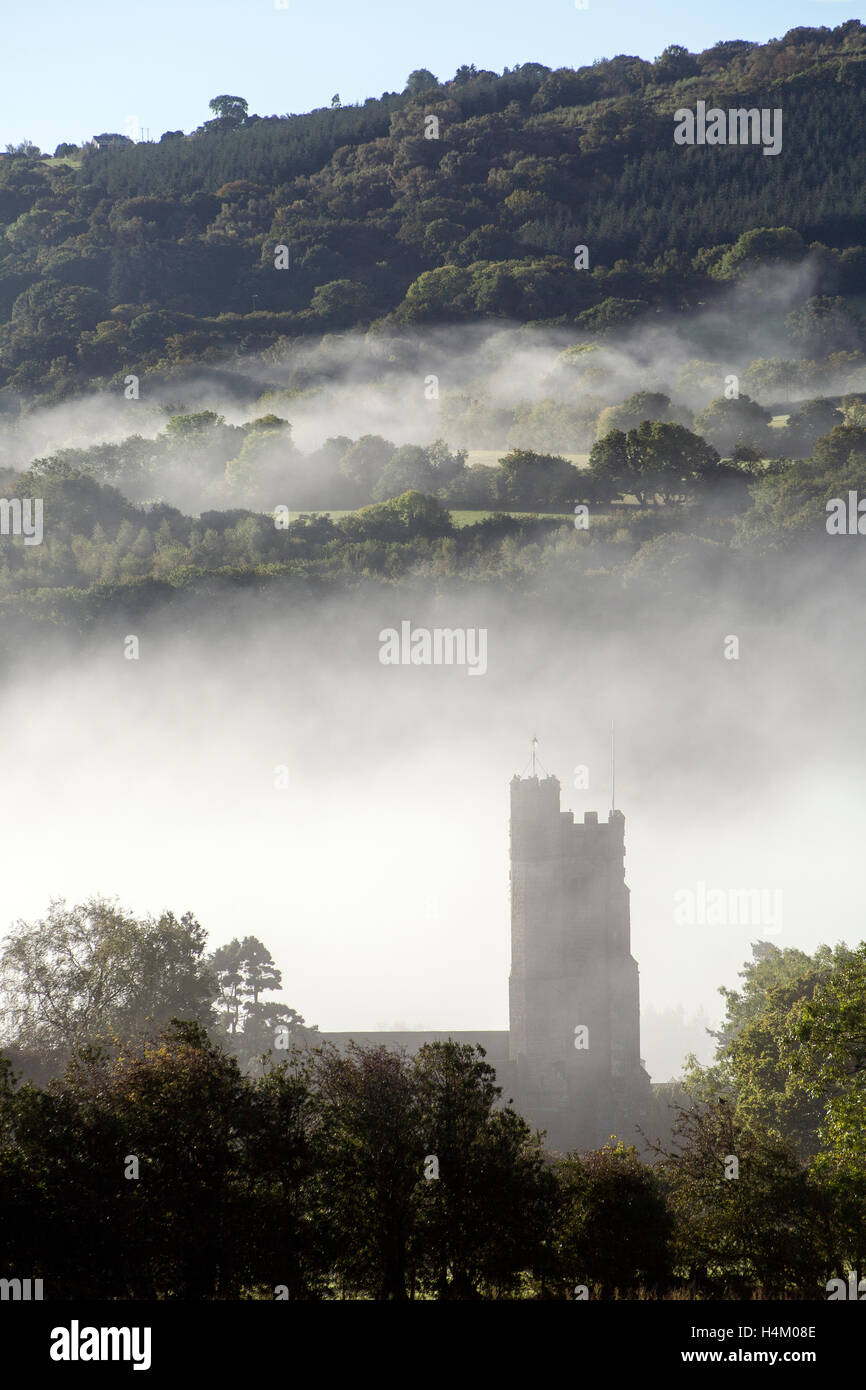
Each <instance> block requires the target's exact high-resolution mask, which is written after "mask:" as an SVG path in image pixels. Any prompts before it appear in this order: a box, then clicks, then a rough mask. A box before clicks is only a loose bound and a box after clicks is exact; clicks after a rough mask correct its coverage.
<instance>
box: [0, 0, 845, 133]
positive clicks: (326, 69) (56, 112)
mask: <svg viewBox="0 0 866 1390" xmlns="http://www.w3.org/2000/svg"><path fill="white" fill-rule="evenodd" d="M3 8H4V10H5V13H3V14H2V16H0V148H3V147H5V145H6V144H7V143H12V144H17V143H18V142H19V141H21V140H23V139H25V138H26V139H30V140H33V141H35V142H36V143H37V144H38V145H39V146H40V147H41V148H42V149H43V150H44V151H46V152H47V153H51V152H53V150H54V149H55V147H56V146H57V145H58V144H59V143H60V142H61V141H72V142H74V143H76V144H77V143H80V142H81V141H82V140H86V139H90V138H91V137H92V136H93V135H96V134H98V133H99V132H101V131H106V130H112V131H120V132H122V133H128V134H131V135H132V136H133V138H136V139H137V138H142V136H143V135H144V134H146V133H147V132H149V136H150V138H151V139H157V140H158V139H159V137H160V135H161V134H162V132H163V131H165V130H184V131H190V130H192V129H194V128H195V127H196V126H198V125H200V124H201V123H202V121H204V120H206V119H208V118H209V116H210V112H209V111H208V101H209V100H210V99H211V98H212V97H214V96H217V95H221V94H223V93H230V94H231V95H235V96H242V97H244V98H246V100H247V101H248V102H249V109H250V112H256V113H258V114H259V115H260V116H269V115H284V114H286V113H290V112H301V111H309V110H311V109H313V108H314V107H319V106H327V105H330V102H331V98H332V97H333V96H334V94H335V93H339V95H340V98H341V100H342V102H343V103H344V104H348V103H351V102H363V101H364V99H365V98H366V97H369V96H375V97H378V96H380V95H381V94H382V93H383V92H386V91H402V90H403V88H404V86H405V84H406V78H407V77H408V75H409V73H410V72H412V71H413V70H414V69H416V68H429V69H430V70H431V71H432V72H434V73H435V74H436V76H437V77H439V78H441V79H443V80H445V79H447V78H450V77H451V76H453V74H454V72H455V71H456V69H457V68H458V67H460V66H461V65H462V64H464V63H475V64H476V66H477V67H479V68H488V69H491V70H493V71H497V72H501V71H502V69H503V68H504V67H506V66H507V67H515V66H517V65H518V64H520V63H525V62H539V63H545V64H547V65H548V66H549V67H553V68H556V67H563V66H568V67H580V66H581V65H583V64H586V63H591V62H593V61H594V60H596V59H599V58H612V57H614V56H615V55H616V54H617V53H629V54H636V55H638V56H639V57H641V58H644V59H647V60H650V59H653V58H656V57H657V56H658V54H659V53H661V52H662V50H663V49H664V48H666V47H667V45H668V44H671V43H679V44H683V45H685V47H687V48H689V49H690V50H691V51H693V52H696V51H700V50H701V49H703V48H708V47H710V46H711V45H712V44H714V43H717V42H719V41H720V40H722V39H751V40H754V41H756V42H761V43H764V42H766V41H767V40H768V39H770V38H779V37H781V36H782V35H783V34H785V33H786V32H787V31H788V30H789V29H791V28H795V27H797V26H800V25H807V26H820V25H822V24H823V25H827V26H828V27H830V28H834V27H836V26H837V25H839V24H842V23H844V22H845V21H846V20H848V19H852V18H858V19H859V18H863V8H862V6H858V5H856V4H855V3H850V2H849V0H797V3H790V0H787V2H786V3H782V2H781V0H772V3H757V4H755V3H746V0H729V3H727V4H725V5H724V6H714V5H706V6H702V5H695V4H694V3H691V0H689V3H686V2H685V0H668V3H661V4H659V3H656V4H654V5H651V6H648V5H644V4H638V3H636V0H628V3H620V4H616V3H610V2H609V0H604V3H602V0H587V4H586V8H585V9H578V8H577V7H576V5H575V3H574V0H536V3H534V4H531V5H527V4H522V5H521V4H515V3H514V0H509V2H508V3H504V4H503V3H494V2H493V0H473V3H472V4H471V5H467V4H465V3H464V0H437V3H436V4H435V5H419V4H415V5H407V4H406V0H370V2H369V3H367V4H365V5H358V4H357V3H356V2H355V0H325V3H323V0H182V3H180V4H177V3H176V0H149V3H148V4H147V5H142V6H132V7H129V8H121V9H119V10H118V9H111V8H106V6H105V3H104V0H76V3H75V4H74V5H69V4H65V3H64V4H60V3H58V0H43V3H42V4H40V5H32V4H25V3H23V0H7V4H6V6H4V7H3Z"/></svg>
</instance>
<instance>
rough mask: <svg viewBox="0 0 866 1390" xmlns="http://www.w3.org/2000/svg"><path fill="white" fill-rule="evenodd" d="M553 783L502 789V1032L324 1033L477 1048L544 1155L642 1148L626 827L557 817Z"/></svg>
mask: <svg viewBox="0 0 866 1390" xmlns="http://www.w3.org/2000/svg"><path fill="white" fill-rule="evenodd" d="M559 790H560V789H559V782H558V781H557V779H556V778H555V777H547V776H544V777H541V778H539V777H537V776H536V775H535V757H534V754H533V762H532V775H531V776H529V777H514V778H512V781H511V977H510V980H509V1014H510V1020H509V1021H510V1029H509V1031H508V1032H506V1031H495V1032H475V1031H470V1032H464V1031H457V1032H454V1031H443V1032H435V1033H433V1032H431V1033H415V1032H406V1033H398V1032H383V1033H324V1034H317V1035H316V1037H317V1040H318V1041H325V1040H329V1041H331V1042H333V1043H335V1044H336V1045H337V1046H338V1047H341V1048H344V1047H346V1046H348V1044H349V1042H350V1040H351V1039H352V1038H354V1039H355V1041H356V1042H359V1043H366V1044H369V1045H374V1046H375V1045H381V1044H384V1045H385V1046H386V1047H391V1048H396V1049H405V1050H406V1051H407V1052H410V1053H415V1052H417V1051H418V1049H419V1048H420V1047H422V1046H423V1045H424V1043H427V1042H440V1041H445V1040H446V1039H448V1038H453V1039H454V1041H455V1042H466V1043H473V1044H480V1045H481V1046H482V1047H483V1048H484V1050H485V1053H486V1055H487V1061H488V1062H489V1063H490V1065H491V1066H493V1067H494V1068H495V1070H496V1079H497V1082H498V1084H499V1085H500V1086H501V1087H502V1090H503V1097H502V1098H503V1100H504V1101H508V1100H513V1102H514V1105H515V1108H516V1109H517V1110H518V1111H519V1112H520V1113H521V1114H522V1115H523V1117H524V1119H525V1120H526V1121H527V1122H528V1123H529V1124H530V1125H531V1126H532V1128H533V1129H543V1130H546V1131H547V1139H546V1141H545V1142H546V1146H547V1148H549V1149H558V1150H559V1151H560V1152H563V1153H564V1152H567V1151H569V1150H571V1149H589V1148H597V1147H599V1145H601V1144H606V1143H607V1142H608V1140H609V1139H610V1137H611V1135H616V1137H617V1138H618V1139H623V1140H625V1142H626V1143H634V1144H637V1146H638V1148H639V1149H640V1148H641V1142H640V1136H639V1135H638V1134H637V1133H636V1129H635V1126H636V1125H638V1124H642V1123H643V1122H645V1121H648V1120H649V1118H650V1115H651V1107H652V1091H651V1088H650V1081H649V1077H648V1076H647V1074H646V1072H645V1071H644V1068H643V1064H642V1062H641V1058H640V1036H639V1031H640V1025H639V1009H638V968H637V963H636V962H635V960H634V959H633V958H632V954H631V927H630V920H629V891H628V888H627V887H626V885H625V871H624V867H623V860H624V856H625V844H624V833H625V817H624V816H623V814H622V812H621V811H611V813H610V815H609V816H608V819H607V824H604V823H602V824H599V819H598V816H597V814H596V813H595V812H593V811H587V813H586V815H585V816H584V818H583V823H582V824H575V821H574V816H573V815H572V814H571V812H570V811H561V810H560V809H559Z"/></svg>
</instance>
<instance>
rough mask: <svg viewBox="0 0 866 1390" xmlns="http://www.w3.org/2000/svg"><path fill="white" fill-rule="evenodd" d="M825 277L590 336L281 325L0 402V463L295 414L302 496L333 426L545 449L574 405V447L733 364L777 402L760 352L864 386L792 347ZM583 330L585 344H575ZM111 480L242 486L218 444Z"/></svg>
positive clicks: (154, 485) (811, 263) (766, 275)
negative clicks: (316, 332) (606, 417)
mask: <svg viewBox="0 0 866 1390" xmlns="http://www.w3.org/2000/svg"><path fill="white" fill-rule="evenodd" d="M818 276H819V267H818V265H817V263H816V261H815V258H814V257H808V258H807V259H806V260H805V261H803V262H801V263H800V264H798V265H795V266H786V267H775V268H773V267H765V268H763V269H761V270H758V271H753V272H752V273H751V274H749V275H747V276H745V277H744V279H743V280H741V281H739V282H735V283H732V284H731V285H730V286H729V287H727V288H725V289H723V290H721V291H720V296H719V298H718V300H716V301H715V302H714V303H713V304H712V305H710V306H709V307H708V308H706V309H704V310H703V311H702V312H700V313H693V314H684V315H680V316H676V317H674V316H661V315H658V316H657V315H652V316H644V317H643V318H642V319H640V320H639V321H638V322H637V323H636V324H635V326H633V327H632V328H630V329H627V330H618V331H616V332H610V333H609V334H606V335H602V336H596V337H595V338H590V337H587V336H586V335H581V333H580V330H579V329H576V328H575V327H573V326H572V327H563V328H550V327H548V326H546V325H545V326H539V327H536V326H534V325H526V324H524V325H516V324H511V323H503V324H502V325H501V326H491V324H490V322H489V321H488V322H487V323H485V324H478V323H471V324H465V323H461V324H455V325H451V326H444V327H443V326H438V327H429V328H425V327H423V326H422V327H420V328H417V329H414V330H412V331H404V332H400V333H397V332H394V331H388V332H386V331H380V330H378V329H376V330H374V329H371V330H370V331H369V332H367V333H366V334H364V333H360V332H346V333H342V334H341V333H335V334H328V335H326V336H325V337H323V338H321V339H282V340H280V341H279V342H278V343H277V344H276V345H274V346H273V347H272V348H269V349H267V350H266V351H265V352H263V353H260V354H258V355H255V356H253V355H247V356H237V357H233V358H231V359H230V360H229V361H228V362H227V363H225V364H223V365H222V366H219V367H216V366H215V367H209V368H208V369H206V370H203V369H201V368H197V369H195V370H194V371H191V372H190V371H185V370H181V369H178V370H177V371H176V372H174V373H173V374H171V375H170V376H167V375H166V374H165V373H151V374H148V372H146V371H142V373H141V376H140V378H138V385H137V389H138V390H139V396H138V399H126V398H125V395H124V389H125V388H124V387H123V386H122V385H119V386H117V387H113V388H112V389H111V390H102V391H99V392H97V393H93V394H90V395H88V396H86V397H83V398H80V399H75V400H70V401H67V402H64V403H61V404H55V405H51V406H37V407H35V408H31V409H27V410H23V409H22V410H21V412H19V413H16V412H15V410H14V409H12V408H11V407H12V406H13V405H14V402H10V401H7V402H6V410H5V414H2V415H0V462H2V463H3V464H4V465H6V466H7V467H13V468H17V469H23V468H26V467H27V466H28V465H29V463H30V462H31V461H32V460H33V459H35V458H38V457H43V458H44V457H48V456H50V455H51V454H52V453H54V452H56V451H58V450H60V449H62V448H79V449H83V448H87V447H89V446H92V445H95V444H100V443H115V444H116V443H120V442H121V441H122V440H124V439H127V438H129V437H130V436H133V435H140V436H141V437H142V438H144V439H154V438H156V436H157V435H158V434H159V433H160V431H161V430H163V429H164V428H165V425H166V423H167V421H168V419H169V417H170V416H171V415H172V414H179V413H193V412H198V411H203V410H211V411H214V412H216V413H217V414H218V415H220V416H222V417H223V418H224V419H225V421H226V422H227V423H228V424H229V425H236V426H240V425H244V424H248V423H249V422H250V421H252V420H253V419H255V418H257V417H261V416H263V415H265V414H275V415H277V416H279V417H280V418H281V419H285V420H287V421H288V422H289V423H290V425H291V442H292V445H293V446H294V449H295V450H296V451H300V452H299V453H298V452H296V453H295V456H294V458H293V460H292V463H293V468H294V469H295V470H296V472H297V476H298V478H299V479H300V481H301V483H302V490H303V492H304V494H305V495H306V494H307V493H309V492H310V489H311V488H312V494H314V493H315V478H316V469H317V463H316V460H315V458H313V459H310V460H309V462H308V464H305V461H304V458H303V457H302V456H309V455H310V454H314V452H315V451H316V450H318V449H320V448H321V446H322V445H323V444H324V442H325V441H326V440H327V439H329V438H333V437H335V436H345V437H348V438H350V439H357V438H359V437H361V436H362V435H365V434H375V435H381V436H383V437H385V438H386V439H388V440H390V441H392V442H393V443H394V445H395V446H399V445H401V444H407V443H412V444H422V445H424V444H429V443H431V442H432V441H433V440H435V439H442V440H444V441H445V442H446V443H448V444H449V445H450V446H451V447H452V448H466V449H469V450H495V451H497V452H499V453H503V452H505V451H506V449H507V448H509V447H518V448H538V447H540V446H539V443H538V439H539V435H538V425H537V423H535V424H534V423H533V417H532V409H533V407H535V406H538V405H539V404H540V403H542V402H553V403H555V404H556V405H561V406H562V407H564V408H566V409H567V410H568V411H570V412H571V413H570V414H569V415H566V416H565V417H564V419H563V423H562V425H561V426H560V428H559V432H558V433H557V434H556V437H555V439H554V443H555V444H556V447H555V448H553V449H551V450H549V451H551V452H570V453H578V454H581V453H586V452H588V450H589V449H590V447H591V445H592V442H593V441H594V439H595V437H596V419H597V415H598V412H599V411H600V410H601V409H603V408H604V407H605V406H608V405H616V404H619V403H621V402H622V401H623V400H624V399H625V398H626V397H627V396H629V395H630V394H631V393H632V392H634V391H637V390H653V391H662V392H664V393H666V394H667V395H669V396H670V397H671V399H672V402H673V416H674V417H675V418H680V420H681V422H682V423H686V424H690V423H691V421H690V415H691V414H692V413H693V412H695V411H697V410H699V409H702V408H703V407H704V406H706V405H707V404H708V403H709V402H710V401H711V400H713V399H715V398H717V397H719V396H721V395H722V394H723V391H724V390H725V383H726V379H728V378H730V376H731V375H734V376H736V377H737V378H738V382H739V390H740V391H741V392H746V393H748V394H750V395H751V396H752V398H753V399H757V400H760V401H761V403H762V404H778V397H779V395H781V394H782V392H781V388H780V390H779V391H778V392H774V393H770V395H771V396H775V397H776V399H775V400H771V399H770V398H769V396H768V395H767V392H766V391H765V390H762V389H759V388H758V387H756V385H755V383H754V381H752V380H751V378H750V366H751V365H752V364H755V363H760V362H761V361H763V360H764V359H767V358H776V359H782V360H783V361H784V362H787V363H791V364H793V366H792V369H791V373H790V379H789V380H788V381H787V382H786V386H785V390H784V394H785V396H786V399H787V400H789V402H790V404H791V405H793V404H795V403H796V402H797V401H798V400H803V399H807V398H812V397H814V396H817V395H825V396H838V395H840V394H842V393H843V392H852V391H858V390H866V363H864V362H863V360H862V355H861V354H860V353H851V354H848V356H847V358H846V356H845V354H836V355H835V356H834V357H833V358H832V359H831V360H826V361H822V362H820V363H818V362H814V361H811V360H809V359H808V358H804V357H803V356H802V355H801V349H799V348H797V347H796V346H794V345H792V342H791V338H790V335H789V333H788V331H787V330H786V328H785V323H784V320H785V316H786V315H787V314H788V313H789V312H791V311H792V310H793V309H796V308H801V307H802V306H803V305H804V303H805V302H806V300H807V299H808V298H809V297H810V295H813V294H814V293H815V292H816V285H817V282H818ZM578 344H580V345H581V346H582V347H583V348H585V349H586V350H585V351H582V352H579V353H574V352H572V353H569V349H574V348H575V347H576V345H578ZM554 428H555V427H554ZM241 443H242V440H239V443H238V449H240V446H241ZM566 446H568V447H566ZM280 450H282V452H280ZM285 450H286V442H285V439H283V440H282V441H281V444H280V445H279V446H278V445H275V447H274V463H275V466H277V467H278V466H279V464H280V462H281V460H282V459H284V458H285ZM105 481H109V482H112V483H114V484H115V485H116V486H118V487H120V488H121V490H122V491H124V493H125V495H127V496H128V497H129V498H130V500H132V501H154V500H162V501H165V502H168V503H170V504H172V505H174V506H177V507H180V508H181V509H182V510H184V511H185V512H186V513H187V514H191V515H197V514H198V513H200V512H201V511H202V510H203V509H207V508H212V507H215V506H229V505H239V504H240V503H241V501H242V500H243V499H242V498H240V497H239V496H232V495H231V492H230V489H229V490H227V485H226V481H225V457H224V455H223V454H219V455H217V454H214V455H212V456H208V454H207V453H206V452H204V453H202V452H200V451H199V452H197V453H196V456H195V459H194V460H193V459H186V460H185V459H184V458H183V457H182V456H181V457H180V458H179V459H178V464H177V466H176V467H175V466H173V467H172V468H171V469H169V470H166V469H164V468H159V469H158V470H157V471H156V473H155V474H153V475H152V476H151V475H148V474H146V473H145V475H144V476H139V475H138V474H137V473H135V472H134V471H130V472H128V473H125V472H124V471H123V469H122V468H121V470H120V471H119V472H118V473H117V475H116V476H110V477H106V479H105ZM286 500H287V499H286V498H284V497H282V496H281V497H279V498H275V499H274V503H276V502H278V501H286ZM271 505H273V504H271ZM289 505H290V506H291V499H289ZM304 505H306V503H305V504H304ZM317 505H320V504H317Z"/></svg>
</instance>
